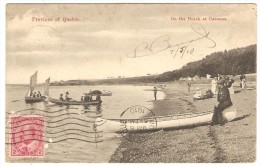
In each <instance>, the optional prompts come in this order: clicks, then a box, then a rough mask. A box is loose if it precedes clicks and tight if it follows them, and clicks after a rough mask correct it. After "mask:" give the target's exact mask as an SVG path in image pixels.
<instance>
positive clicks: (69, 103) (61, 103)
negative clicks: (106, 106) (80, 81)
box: [49, 98, 102, 105]
mask: <svg viewBox="0 0 260 167" xmlns="http://www.w3.org/2000/svg"><path fill="white" fill-rule="evenodd" d="M49 102H51V103H55V104H59V105H97V104H101V103H102V101H101V100H100V101H90V102H82V101H76V100H71V101H62V100H59V99H52V98H50V99H49Z"/></svg>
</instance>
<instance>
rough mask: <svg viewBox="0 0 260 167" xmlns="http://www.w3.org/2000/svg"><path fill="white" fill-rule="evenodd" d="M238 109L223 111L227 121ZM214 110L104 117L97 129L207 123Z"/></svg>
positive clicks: (122, 130)
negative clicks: (176, 113)
mask: <svg viewBox="0 0 260 167" xmlns="http://www.w3.org/2000/svg"><path fill="white" fill-rule="evenodd" d="M236 114H237V112H236V109H235V108H233V107H229V108H227V110H225V111H223V114H222V115H223V118H224V120H225V121H226V122H228V121H231V120H233V119H235V117H236ZM212 116H213V111H207V112H201V113H187V114H181V115H169V116H157V117H148V118H143V119H103V118H97V120H96V121H97V123H96V124H97V130H98V131H103V132H107V133H126V132H139V131H153V130H161V129H181V128H188V127H195V126H200V125H207V124H209V123H210V122H211V120H212Z"/></svg>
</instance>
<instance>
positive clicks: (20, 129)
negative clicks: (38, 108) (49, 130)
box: [10, 116, 44, 158]
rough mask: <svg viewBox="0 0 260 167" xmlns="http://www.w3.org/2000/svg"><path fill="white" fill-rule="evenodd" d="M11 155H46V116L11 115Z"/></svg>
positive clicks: (22, 156) (31, 156) (21, 156)
mask: <svg viewBox="0 0 260 167" xmlns="http://www.w3.org/2000/svg"><path fill="white" fill-rule="evenodd" d="M10 143H11V144H10V156H11V157H20V158H24V157H28V158H33V157H44V118H43V117H41V116H26V117H11V136H10Z"/></svg>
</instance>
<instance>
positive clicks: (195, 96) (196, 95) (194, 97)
mask: <svg viewBox="0 0 260 167" xmlns="http://www.w3.org/2000/svg"><path fill="white" fill-rule="evenodd" d="M196 90H197V91H196V93H195V94H194V95H193V99H201V98H202V93H201V91H200V88H199V87H197V88H196Z"/></svg>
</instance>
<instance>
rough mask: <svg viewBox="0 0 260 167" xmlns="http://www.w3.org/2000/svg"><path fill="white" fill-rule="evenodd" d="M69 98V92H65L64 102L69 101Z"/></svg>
mask: <svg viewBox="0 0 260 167" xmlns="http://www.w3.org/2000/svg"><path fill="white" fill-rule="evenodd" d="M70 100H71V98H70V96H69V92H66V95H65V101H70Z"/></svg>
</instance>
